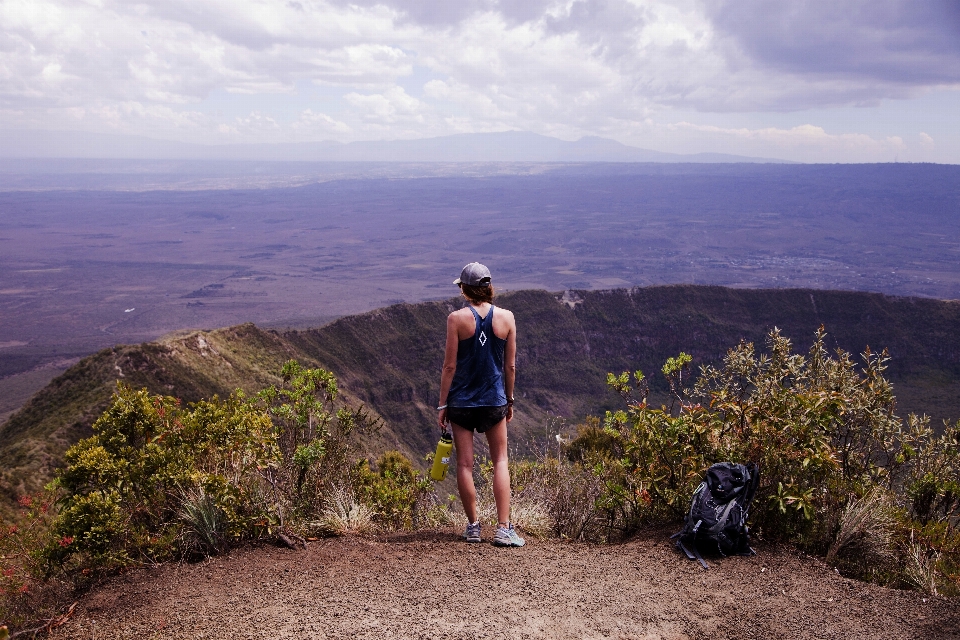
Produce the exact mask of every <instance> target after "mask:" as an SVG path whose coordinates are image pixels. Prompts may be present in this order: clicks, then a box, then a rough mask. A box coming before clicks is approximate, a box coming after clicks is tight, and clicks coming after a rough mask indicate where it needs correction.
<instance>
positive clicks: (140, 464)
mask: <svg viewBox="0 0 960 640" xmlns="http://www.w3.org/2000/svg"><path fill="white" fill-rule="evenodd" d="M93 429H94V435H93V436H92V437H90V438H87V439H86V440H81V441H80V442H78V443H77V444H76V445H74V446H73V447H71V448H70V449H69V450H68V451H67V453H66V456H65V461H66V467H65V469H64V470H63V471H62V472H61V473H60V475H59V477H58V478H57V481H56V484H57V487H58V488H59V489H60V491H62V494H63V495H62V497H61V499H60V505H59V506H60V512H59V514H58V515H57V518H56V522H55V525H54V531H55V533H56V535H57V536H60V537H69V538H71V539H73V541H74V542H73V544H71V545H70V546H68V547H64V548H58V547H51V548H50V549H49V553H48V555H49V557H50V559H52V560H55V561H57V562H59V563H67V562H73V563H75V564H76V566H83V567H86V566H96V567H101V568H110V567H117V566H122V565H125V564H128V563H130V562H141V561H147V562H155V561H159V560H163V559H166V558H169V557H172V556H173V555H175V554H176V553H178V552H179V553H184V552H189V551H191V550H195V548H196V545H195V544H194V543H195V542H198V541H200V540H205V541H204V542H200V547H201V548H203V549H206V550H211V549H212V548H217V549H222V548H224V547H225V545H226V540H227V539H230V540H238V539H241V538H244V537H247V536H249V535H250V534H251V532H252V530H253V523H254V522H255V521H257V520H260V519H262V518H263V517H264V514H263V513H262V506H260V505H257V504H255V503H254V502H253V501H251V500H250V499H249V498H250V496H251V495H256V492H251V485H253V484H256V483H257V482H259V474H260V472H261V471H262V470H263V469H266V468H271V467H272V466H276V465H277V464H278V453H277V447H276V445H275V439H276V436H275V430H274V426H273V424H272V423H271V421H270V418H269V416H268V415H267V414H266V413H265V412H264V411H263V410H262V409H260V408H259V407H258V406H256V404H255V403H253V402H251V401H250V400H249V399H247V398H246V397H245V396H244V394H243V393H242V392H239V391H238V392H236V393H235V394H234V395H232V396H231V397H230V398H228V399H227V400H220V399H219V398H216V397H215V398H213V399H212V400H210V401H202V402H198V403H196V404H195V405H193V406H192V407H191V408H189V409H184V408H183V407H181V406H180V403H179V401H177V400H176V399H174V398H170V397H163V396H154V395H151V394H150V393H148V392H147V391H146V390H145V389H142V390H134V389H131V388H129V387H126V386H124V385H122V384H120V385H118V387H117V392H116V393H115V395H114V399H113V404H112V405H111V406H110V408H109V409H107V411H106V412H105V413H104V414H103V415H102V416H100V418H99V419H98V420H97V421H96V422H95V423H94V425H93ZM214 514H215V516H214ZM208 516H209V517H213V518H214V520H215V522H214V521H208V522H207V523H206V524H204V523H202V522H201V520H202V519H203V518H204V517H208ZM185 523H186V524H187V526H188V529H187V530H185V529H184V524H185ZM213 524H215V525H216V528H217V532H216V534H215V536H219V537H222V538H223V540H222V541H216V542H215V544H213V547H211V546H210V545H211V544H212V543H213V542H214V541H213V540H212V539H211V538H210V536H212V535H214V533H213V532H212V531H209V530H208V528H209V525H213ZM185 534H186V535H185ZM191 534H195V535H191ZM197 535H199V536H200V538H197ZM178 541H188V542H187V544H186V546H183V547H178V544H177V542H178Z"/></svg>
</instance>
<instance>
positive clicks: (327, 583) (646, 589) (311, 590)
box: [53, 530, 960, 640]
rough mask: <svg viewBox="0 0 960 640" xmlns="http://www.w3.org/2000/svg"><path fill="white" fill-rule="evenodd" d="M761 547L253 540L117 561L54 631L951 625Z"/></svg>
mask: <svg viewBox="0 0 960 640" xmlns="http://www.w3.org/2000/svg"><path fill="white" fill-rule="evenodd" d="M484 533H485V538H487V539H489V537H490V534H491V533H492V532H490V531H489V530H486V531H485V532H484ZM758 551H759V554H758V555H757V556H755V557H752V558H728V559H720V560H717V561H714V562H712V563H711V564H712V566H711V568H710V569H709V570H703V569H702V568H701V567H700V566H699V565H698V564H697V563H695V562H690V561H688V560H687V559H686V558H684V557H682V556H680V555H679V554H678V553H677V552H676V551H674V549H673V547H672V545H671V544H670V543H669V541H668V540H667V539H666V536H665V534H664V532H663V531H657V532H651V533H649V534H646V535H643V536H640V537H639V538H638V539H636V540H633V541H631V542H629V543H626V544H622V545H612V546H592V545H585V544H573V543H565V542H561V541H555V540H550V541H538V540H528V544H527V546H526V547H524V548H522V549H500V548H496V547H493V546H492V545H490V544H486V543H485V544H479V545H469V544H466V543H465V542H462V541H461V539H460V538H459V537H458V536H457V534H456V532H454V531H453V530H449V531H439V532H428V533H418V534H408V535H394V536H389V537H384V538H380V539H356V538H340V539H329V540H321V541H317V542H312V543H310V545H309V546H308V547H307V549H306V550H302V551H291V550H287V549H280V548H274V547H251V548H246V549H240V550H236V551H234V552H232V553H231V554H230V555H229V556H227V557H222V558H213V559H209V560H206V561H204V562H201V563H197V564H188V565H167V566H162V567H159V568H155V569H141V570H136V571H131V572H128V573H125V574H123V575H120V576H117V577H116V578H113V579H112V580H110V581H109V582H107V583H106V584H104V585H101V586H100V587H99V588H97V589H95V590H94V591H92V592H91V593H89V594H88V595H87V596H85V597H84V599H82V600H81V602H80V605H79V606H78V607H77V611H76V614H75V615H74V617H73V618H72V619H71V620H70V621H69V622H68V623H67V624H66V625H64V626H63V627H61V628H59V629H57V630H56V631H55V632H54V633H53V637H54V638H78V639H81V638H82V639H98V640H99V639H107V638H230V639H231V640H232V639H239V638H347V637H351V638H430V639H434V638H464V639H466V638H471V639H472V638H615V639H627V638H629V639H639V638H645V639H646V638H651V639H652V638H670V639H681V638H710V639H715V638H738V639H750V638H757V639H760V638H763V639H774V638H840V639H843V640H854V639H856V638H864V639H868V638H869V639H870V640H878V639H881V638H931V639H934V638H960V606H958V603H957V602H956V601H951V600H947V599H942V598H927V597H925V596H923V595H922V594H919V593H916V592H906V591H896V590H891V589H885V588H881V587H877V586H872V585H868V584H864V583H860V582H856V581H853V580H849V579H846V578H844V577H842V576H840V575H838V574H837V573H836V572H834V571H833V570H832V569H831V568H829V567H827V566H826V565H825V564H823V563H822V562H821V561H820V560H818V559H814V558H810V557H807V556H803V555H800V554H798V552H797V551H796V550H793V549H790V548H774V547H763V546H761V547H760V548H759V549H758Z"/></svg>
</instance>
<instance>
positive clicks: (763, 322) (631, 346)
mask: <svg viewBox="0 0 960 640" xmlns="http://www.w3.org/2000/svg"><path fill="white" fill-rule="evenodd" d="M459 304H460V302H459V301H457V300H449V301H442V302H424V303H419V304H410V305H407V304H401V305H394V306H391V307H387V308H384V309H378V310H375V311H371V312H369V313H364V314H360V315H356V316H350V317H345V318H341V319H340V320H337V321H336V322H333V323H331V324H328V325H326V326H323V327H319V328H315V329H310V330H305V331H286V332H278V331H268V330H264V329H260V328H258V327H256V326H254V325H252V324H245V325H239V326H236V327H230V328H226V329H218V330H215V331H195V332H184V333H181V334H178V335H173V336H168V337H166V338H164V339H161V340H159V341H157V342H152V343H145V344H141V345H126V346H117V347H114V348H112V349H107V350H104V351H101V352H99V353H97V354H94V355H92V356H89V357H87V358H85V359H83V360H82V361H81V362H79V363H78V364H76V365H75V366H73V367H72V368H70V369H69V370H68V371H66V372H65V373H64V374H63V375H61V376H59V377H57V378H56V379H54V380H53V381H52V382H51V383H50V384H49V385H48V386H47V387H46V388H44V389H43V390H41V391H40V392H39V393H37V394H36V395H35V396H34V397H33V398H32V399H31V400H30V401H29V402H28V403H27V404H26V405H25V406H24V407H23V408H22V409H21V410H20V411H18V412H17V413H15V414H14V415H13V416H12V417H11V418H10V419H9V420H8V421H7V422H6V423H5V424H3V425H2V426H0V469H2V471H0V491H2V497H3V500H5V501H7V503H8V504H9V502H10V501H11V500H13V499H15V497H16V496H17V495H19V494H21V493H23V492H26V491H33V490H35V489H37V488H39V487H40V486H42V484H43V483H44V482H46V481H47V480H48V479H49V478H50V477H52V473H53V471H54V469H55V468H56V467H57V465H58V464H59V463H60V461H61V459H62V455H63V452H64V451H65V449H66V448H67V447H68V446H69V445H70V444H72V443H73V442H76V441H77V440H78V439H79V438H81V437H84V436H85V435H86V434H89V433H90V425H91V424H92V423H93V421H94V420H95V419H96V417H97V415H99V413H100V412H101V411H102V410H103V409H104V407H105V406H106V404H107V402H108V401H109V399H110V395H111V393H112V391H113V389H114V388H115V385H116V382H117V381H118V380H120V381H123V382H125V383H126V384H129V385H132V386H135V387H146V388H148V389H149V390H150V391H151V392H153V393H162V394H168V395H172V396H176V397H179V398H181V399H182V400H183V401H185V402H192V401H196V400H199V399H200V398H204V397H209V396H212V395H214V394H219V395H221V396H224V395H227V394H229V393H231V392H232V391H233V390H234V389H237V388H240V389H244V390H245V391H248V392H253V391H256V390H258V389H260V388H263V387H264V386H267V385H269V384H273V383H275V382H277V381H278V378H277V372H278V371H279V368H280V366H281V365H282V363H283V362H285V361H287V360H289V359H291V358H293V359H296V360H299V361H300V362H302V363H303V364H305V365H308V366H320V367H324V368H327V369H329V370H331V371H333V372H334V373H335V374H336V375H337V377H338V379H339V381H340V386H341V388H342V389H343V390H344V392H345V393H346V395H347V397H348V398H349V399H350V400H351V401H353V402H355V403H364V404H366V405H367V406H368V407H370V408H371V409H373V410H374V411H375V412H376V413H377V414H379V415H380V416H381V417H382V418H383V419H384V421H385V423H384V427H383V429H382V430H381V433H380V436H379V437H378V439H377V440H376V442H372V443H370V448H371V451H372V452H374V451H376V450H378V449H380V450H382V449H385V448H397V449H400V450H401V451H404V452H406V453H407V454H409V455H410V456H411V457H412V458H413V459H419V458H420V457H421V456H422V455H423V452H425V451H427V450H429V449H430V447H431V446H432V444H433V440H434V437H435V427H434V420H435V411H434V409H433V407H434V406H435V404H436V401H437V397H438V392H439V388H438V387H439V375H438V374H439V368H440V364H441V362H442V358H443V353H442V348H443V332H444V327H445V322H444V319H445V317H446V315H447V314H448V313H449V312H450V311H452V310H453V309H455V308H456V307H457V306H458V305H459ZM498 304H501V305H502V306H504V307H506V308H509V309H511V310H513V311H514V313H515V314H516V317H517V325H518V336H519V342H518V344H519V347H518V356H517V362H518V379H517V395H518V404H517V418H516V421H515V423H514V425H513V426H514V431H515V434H516V436H517V437H516V438H515V442H517V443H518V444H519V445H520V446H523V443H524V442H525V441H526V440H528V439H529V438H530V437H534V436H535V435H536V433H537V432H538V431H539V430H540V429H541V428H542V426H543V424H544V421H545V420H546V419H547V418H548V417H550V416H564V417H567V418H569V419H572V420H575V419H578V418H581V417H583V416H584V415H587V414H591V413H598V412H602V411H604V410H605V409H608V408H614V407H617V406H619V405H618V403H619V399H618V398H617V397H616V395H615V394H613V393H611V392H610V391H608V390H607V388H606V385H605V375H606V373H607V372H608V371H617V372H619V371H624V370H631V371H632V370H636V369H638V368H639V369H642V370H643V371H645V372H646V373H647V374H650V377H651V379H652V380H653V381H654V391H655V392H657V391H658V390H659V392H661V393H662V392H663V388H662V387H658V386H657V385H658V384H659V380H658V377H657V376H656V375H654V374H656V372H657V371H659V369H660V366H661V365H662V364H663V361H664V360H665V359H666V358H668V357H670V356H674V355H676V354H677V353H678V352H679V351H681V350H682V351H685V352H687V353H689V354H691V355H692V356H693V358H694V364H695V365H698V364H706V363H711V362H717V361H718V360H719V359H720V358H722V357H723V355H724V353H725V352H726V350H727V349H729V348H730V347H732V346H734V345H736V344H737V343H738V342H739V341H740V340H747V341H752V342H755V343H757V344H758V347H759V346H761V345H762V344H763V342H764V339H765V335H766V333H767V332H768V331H769V330H770V329H771V328H773V327H779V328H780V329H781V331H782V332H783V333H784V335H787V336H789V337H791V338H792V339H793V340H794V344H795V345H796V347H797V348H798V349H800V350H805V349H806V348H807V346H808V345H809V342H810V341H811V339H812V336H813V332H814V331H815V330H816V328H817V327H819V326H820V325H821V324H822V325H824V326H825V328H826V330H827V332H828V334H829V337H828V341H829V343H830V344H831V345H832V346H834V347H836V348H840V349H844V350H846V351H848V352H851V353H853V354H859V353H861V352H862V351H863V350H864V349H865V348H867V347H868V346H869V347H870V348H871V349H873V350H875V351H877V350H880V349H883V348H887V349H889V351H890V355H891V358H892V359H891V361H890V369H889V371H888V373H889V378H890V379H891V380H892V381H893V382H894V385H895V391H896V393H897V396H898V398H899V411H900V413H901V414H906V413H908V412H918V413H927V414H929V415H931V416H933V417H934V419H935V420H934V422H937V421H938V420H939V419H941V418H953V419H956V418H958V417H960V304H958V303H956V302H951V301H939V300H930V299H918V298H896V297H890V296H884V295H879V294H869V293H855V292H838V291H811V290H800V289H793V290H744V289H726V288H722V287H702V286H665V287H649V288H640V289H632V290H613V291H568V292H564V293H563V294H555V293H549V292H546V291H518V292H511V293H508V294H505V295H503V296H502V297H501V298H500V300H499V302H498Z"/></svg>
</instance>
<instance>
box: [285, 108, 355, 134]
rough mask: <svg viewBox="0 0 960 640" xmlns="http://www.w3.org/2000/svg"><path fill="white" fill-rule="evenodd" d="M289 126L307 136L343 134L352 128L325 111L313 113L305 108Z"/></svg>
mask: <svg viewBox="0 0 960 640" xmlns="http://www.w3.org/2000/svg"><path fill="white" fill-rule="evenodd" d="M290 126H291V128H292V129H293V130H294V131H297V132H298V133H302V134H304V135H308V136H309V135H318V134H319V135H322V134H345V133H350V132H351V131H352V130H353V129H351V127H350V125H348V124H347V123H345V122H341V121H339V120H336V119H334V118H331V117H330V116H328V115H327V114H325V113H314V112H313V110H311V109H305V110H304V111H303V113H301V114H300V118H299V119H298V120H296V121H295V122H294V123H293V124H292V125H290Z"/></svg>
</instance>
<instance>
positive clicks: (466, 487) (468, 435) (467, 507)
mask: <svg viewBox="0 0 960 640" xmlns="http://www.w3.org/2000/svg"><path fill="white" fill-rule="evenodd" d="M450 427H451V428H452V429H453V444H454V446H455V447H456V449H457V490H458V491H459V492H460V502H462V503H463V510H464V511H465V512H466V514H467V520H468V521H469V522H471V523H473V522H476V521H477V488H476V487H475V486H474V485H473V431H470V430H469V429H464V428H463V427H461V426H460V425H457V424H453V423H450Z"/></svg>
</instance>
